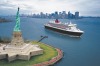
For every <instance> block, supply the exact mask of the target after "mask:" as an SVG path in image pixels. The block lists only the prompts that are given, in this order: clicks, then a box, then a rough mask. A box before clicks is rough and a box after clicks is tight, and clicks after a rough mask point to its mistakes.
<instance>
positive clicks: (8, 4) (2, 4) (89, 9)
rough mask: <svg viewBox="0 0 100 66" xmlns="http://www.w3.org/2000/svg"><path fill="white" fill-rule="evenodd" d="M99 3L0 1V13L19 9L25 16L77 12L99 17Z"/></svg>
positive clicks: (85, 0) (92, 0)
mask: <svg viewBox="0 0 100 66" xmlns="http://www.w3.org/2000/svg"><path fill="white" fill-rule="evenodd" d="M99 3H100V1H99V0H77V1H76V0H0V12H1V11H4V12H6V13H7V12H8V11H9V12H10V11H11V10H12V12H11V13H12V14H14V13H15V12H16V10H17V8H18V7H20V9H21V12H20V13H27V14H30V13H39V12H45V13H51V12H55V11H66V12H68V11H71V12H72V13H74V12H75V11H79V12H80V14H81V15H93V16H100V12H99V11H100V7H99V6H100V4H99ZM4 12H3V13H4ZM1 13H2V12H1ZM3 13H2V14H3ZM8 14H9V13H8Z"/></svg>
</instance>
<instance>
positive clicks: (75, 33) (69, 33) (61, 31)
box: [45, 25, 83, 37]
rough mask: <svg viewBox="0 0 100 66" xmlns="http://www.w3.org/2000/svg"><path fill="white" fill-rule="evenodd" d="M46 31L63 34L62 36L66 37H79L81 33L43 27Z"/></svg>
mask: <svg viewBox="0 0 100 66" xmlns="http://www.w3.org/2000/svg"><path fill="white" fill-rule="evenodd" d="M45 28H46V29H50V30H53V31H56V32H59V33H63V34H68V35H73V36H78V37H80V36H81V35H82V34H83V33H80V32H70V31H65V30H61V29H57V28H53V27H49V26H46V25H45Z"/></svg>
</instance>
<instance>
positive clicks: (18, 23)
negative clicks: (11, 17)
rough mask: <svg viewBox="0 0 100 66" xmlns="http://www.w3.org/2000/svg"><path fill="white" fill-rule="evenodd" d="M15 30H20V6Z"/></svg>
mask: <svg viewBox="0 0 100 66" xmlns="http://www.w3.org/2000/svg"><path fill="white" fill-rule="evenodd" d="M14 31H16V32H19V31H21V30H20V16H19V7H18V11H17V14H16V25H15V27H14Z"/></svg>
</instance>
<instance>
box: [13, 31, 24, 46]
mask: <svg viewBox="0 0 100 66" xmlns="http://www.w3.org/2000/svg"><path fill="white" fill-rule="evenodd" d="M23 44H24V40H23V38H22V33H21V32H20V31H19V32H13V37H12V41H11V45H14V46H21V45H23Z"/></svg>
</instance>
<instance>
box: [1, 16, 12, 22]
mask: <svg viewBox="0 0 100 66" xmlns="http://www.w3.org/2000/svg"><path fill="white" fill-rule="evenodd" d="M5 22H12V21H11V20H8V19H6V18H1V17H0V23H5Z"/></svg>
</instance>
